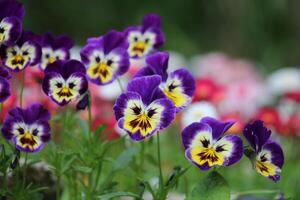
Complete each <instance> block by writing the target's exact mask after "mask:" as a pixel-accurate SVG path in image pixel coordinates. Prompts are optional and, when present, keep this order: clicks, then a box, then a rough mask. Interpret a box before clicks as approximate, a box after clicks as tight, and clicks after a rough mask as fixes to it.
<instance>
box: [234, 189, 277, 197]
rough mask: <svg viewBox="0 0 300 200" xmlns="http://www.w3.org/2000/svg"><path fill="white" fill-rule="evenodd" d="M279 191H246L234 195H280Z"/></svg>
mask: <svg viewBox="0 0 300 200" xmlns="http://www.w3.org/2000/svg"><path fill="white" fill-rule="evenodd" d="M278 192H279V191H278V190H249V191H244V192H237V193H234V195H236V196H238V197H239V196H244V195H249V194H275V193H278Z"/></svg>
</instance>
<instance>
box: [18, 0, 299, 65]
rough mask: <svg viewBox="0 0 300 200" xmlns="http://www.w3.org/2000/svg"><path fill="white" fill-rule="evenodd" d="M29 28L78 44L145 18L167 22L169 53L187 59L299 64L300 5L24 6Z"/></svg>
mask: <svg viewBox="0 0 300 200" xmlns="http://www.w3.org/2000/svg"><path fill="white" fill-rule="evenodd" d="M23 3H24V4H25V7H26V17H25V28H27V29H31V30H33V31H35V32H37V33H44V32H47V31H51V32H54V33H56V34H62V33H65V34H67V35H69V36H71V37H72V38H74V39H75V41H76V42H77V43H78V44H84V42H85V40H86V38H88V37H91V36H99V35H101V34H104V33H105V32H107V31H109V30H111V29H117V30H123V29H124V28H125V27H127V26H129V25H133V24H139V23H141V21H142V18H143V16H144V15H145V14H147V13H150V12H155V13H158V14H160V15H161V17H162V19H163V29H164V31H165V34H166V38H167V42H166V45H165V48H166V49H171V50H175V51H178V52H180V53H182V54H184V55H186V56H193V55H195V54H197V53H205V52H209V51H224V52H225V53H228V54H229V55H232V56H235V57H243V58H248V59H253V60H255V61H256V62H258V63H262V64H263V65H264V66H266V67H267V69H268V70H272V69H275V68H278V67H281V66H287V65H297V64H299V63H300V56H299V54H300V51H298V46H299V44H300V37H299V35H300V14H299V8H300V1H297V0H265V1H261V0H239V1H236V0H226V1H223V0H210V1H208V0H186V1H180V0H164V1H149V0H148V1H141V0H127V1H125V0H114V1H112V0H43V1H40V0H24V1H23Z"/></svg>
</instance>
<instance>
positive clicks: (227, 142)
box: [214, 135, 244, 166]
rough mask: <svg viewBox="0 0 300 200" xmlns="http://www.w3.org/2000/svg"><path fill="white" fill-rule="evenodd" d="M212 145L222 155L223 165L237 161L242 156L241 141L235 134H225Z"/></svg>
mask: <svg viewBox="0 0 300 200" xmlns="http://www.w3.org/2000/svg"><path fill="white" fill-rule="evenodd" d="M214 146H215V149H219V152H218V153H219V154H221V155H223V156H224V163H223V165H224V166H229V165H232V164H234V163H236V162H238V161H239V160H240V159H241V158H242V156H243V152H244V147H243V141H242V139H241V138H240V137H238V136H236V135H226V136H224V137H223V138H221V139H220V140H219V141H217V142H216V143H215V144H214Z"/></svg>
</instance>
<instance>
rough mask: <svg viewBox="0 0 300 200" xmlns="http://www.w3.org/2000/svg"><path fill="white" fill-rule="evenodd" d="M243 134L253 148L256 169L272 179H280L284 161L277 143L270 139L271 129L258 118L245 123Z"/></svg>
mask: <svg viewBox="0 0 300 200" xmlns="http://www.w3.org/2000/svg"><path fill="white" fill-rule="evenodd" d="M243 134H244V136H245V138H246V139H247V140H248V142H249V144H250V146H251V147H252V148H253V150H254V154H255V157H254V165H255V169H256V171H257V172H258V173H259V174H261V175H262V176H265V177H267V178H270V179H271V180H273V181H278V180H279V179H280V173H281V168H282V166H283V163H284V155H283V151H282V149H281V147H280V145H279V144H277V143H276V142H274V141H272V140H270V136H271V130H269V129H267V128H266V127H265V126H264V124H263V122H262V121H260V120H257V121H254V122H253V123H252V124H247V125H246V127H245V129H244V131H243Z"/></svg>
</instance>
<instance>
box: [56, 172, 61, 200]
mask: <svg viewBox="0 0 300 200" xmlns="http://www.w3.org/2000/svg"><path fill="white" fill-rule="evenodd" d="M59 198H60V175H57V183H56V200H59Z"/></svg>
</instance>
